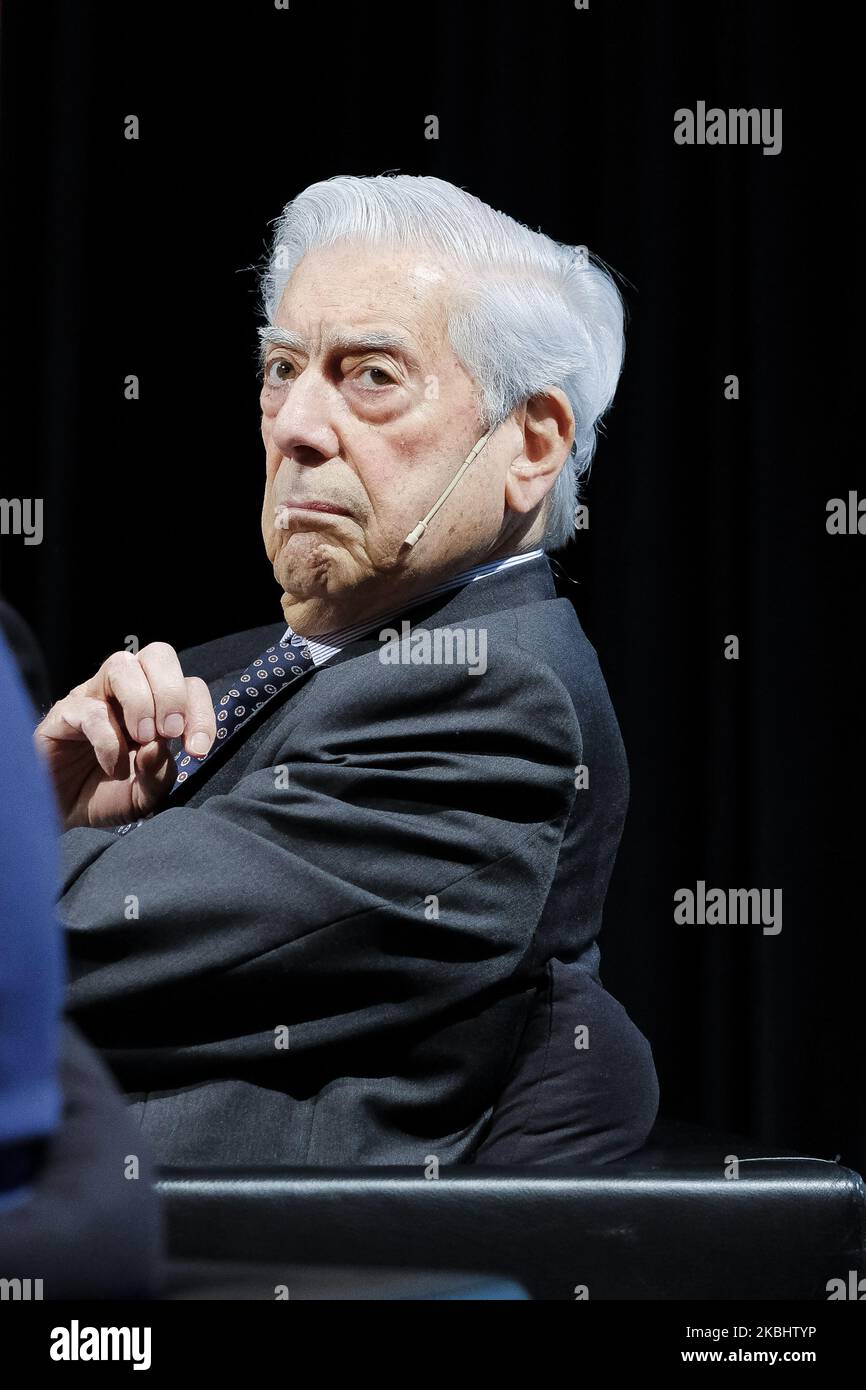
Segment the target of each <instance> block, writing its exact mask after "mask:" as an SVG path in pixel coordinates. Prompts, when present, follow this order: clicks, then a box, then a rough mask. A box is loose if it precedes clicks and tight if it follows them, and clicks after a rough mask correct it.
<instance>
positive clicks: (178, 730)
mask: <svg viewBox="0 0 866 1390" xmlns="http://www.w3.org/2000/svg"><path fill="white" fill-rule="evenodd" d="M163 727H164V729H165V732H166V736H167V737H168V738H180V735H181V734H182V733H183V715H182V714H168V715H166V718H165V724H164V725H163Z"/></svg>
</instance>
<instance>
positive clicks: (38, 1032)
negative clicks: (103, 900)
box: [0, 633, 65, 1145]
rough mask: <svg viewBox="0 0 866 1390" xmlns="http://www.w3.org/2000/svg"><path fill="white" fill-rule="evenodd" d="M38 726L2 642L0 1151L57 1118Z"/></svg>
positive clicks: (46, 808) (49, 877) (50, 898)
mask: <svg viewBox="0 0 866 1390" xmlns="http://www.w3.org/2000/svg"><path fill="white" fill-rule="evenodd" d="M38 718H39V716H38V715H37V713H36V711H35V709H34V707H33V705H32V703H31V701H30V697H29V695H28V694H27V692H26V690H25V687H24V684H23V682H22V680H21V678H20V676H19V674H18V670H17V667H16V664H15V660H14V658H13V656H12V653H11V652H10V650H9V647H8V645H7V643H6V641H5V638H4V637H3V635H2V633H0V1145H7V1144H16V1143H18V1142H26V1141H27V1140H30V1139H37V1138H41V1137H43V1136H47V1135H49V1134H51V1133H53V1132H54V1130H55V1129H56V1128H57V1126H58V1124H59V1121H60V1115H61V1094H60V1084H59V1079H58V1053H59V1031H60V1016H61V1011H62V1008H63V990H64V984H65V959H64V946H63V939H62V935H61V928H60V925H59V923H58V919H57V917H56V915H55V901H56V896H57V888H58V864H59V860H58V836H59V827H58V821H57V812H56V808H55V804H54V797H53V790H52V787H51V785H50V778H49V775H48V772H47V770H46V769H45V768H44V767H43V766H42V763H41V761H40V759H39V757H38V755H37V753H36V751H35V749H34V747H33V742H32V737H33V730H34V728H35V727H36V724H37V723H38Z"/></svg>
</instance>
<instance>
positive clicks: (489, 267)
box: [261, 174, 625, 550]
mask: <svg viewBox="0 0 866 1390" xmlns="http://www.w3.org/2000/svg"><path fill="white" fill-rule="evenodd" d="M342 241H360V242H366V243H372V244H378V245H389V246H394V247H398V248H412V249H419V250H424V249H427V250H433V251H437V252H439V253H440V254H441V255H442V256H444V257H445V258H447V259H448V260H450V262H451V263H452V264H454V265H456V266H457V267H458V268H459V269H460V271H461V272H463V274H462V275H461V291H462V292H461V293H460V294H459V296H458V298H457V300H456V302H455V304H454V306H453V308H452V310H451V313H450V315H449V320H448V333H449V338H450V340H451V344H452V346H453V348H454V351H455V353H456V354H457V357H458V358H459V359H460V361H461V362H462V363H463V364H464V366H465V367H466V368H467V370H468V371H469V372H470V374H471V375H472V377H473V378H474V380H475V381H476V382H477V384H478V387H479V391H480V406H481V413H482V418H483V421H484V429H485V430H487V429H490V428H492V427H495V426H497V425H499V424H501V423H502V421H504V420H506V419H507V418H508V416H509V415H510V414H511V413H512V411H513V410H515V409H516V408H517V407H518V406H520V405H521V404H523V403H524V402H526V401H527V400H528V399H529V398H530V397H531V396H534V395H536V394H541V393H544V392H545V391H546V390H549V389H550V387H552V386H558V387H559V388H560V389H561V390H562V391H563V392H564V393H565V395H566V396H567V397H568V400H569V402H570V404H571V408H572V411H573V412H574V419H575V437H574V444H573V446H572V450H571V453H570V454H569V457H568V459H567V460H566V463H565V466H564V467H563V469H562V472H561V473H560V475H559V477H558V478H557V480H556V482H555V484H554V486H553V488H552V489H551V493H550V503H549V507H548V511H547V516H546V531H545V536H544V546H545V548H546V549H548V550H557V549H558V548H559V547H560V546H563V545H565V544H566V543H567V542H568V541H569V540H570V539H571V538H572V536H573V535H574V528H575V515H576V508H577V505H578V502H579V498H580V482H581V480H582V478H584V477H585V476H586V474H587V473H588V471H589V466H590V462H591V460H592V456H593V454H594V452H595V445H596V430H597V426H598V423H599V420H600V418H601V416H602V415H603V414H604V412H605V411H606V410H607V409H608V407H609V406H610V404H611V402H612V400H613V396H614V392H615V390H616V386H617V382H618V380H619V375H620V372H621V370H622V360H623V352H624V319H625V307H624V304H623V301H622V298H621V296H620V293H619V290H618V288H617V286H616V284H615V282H614V280H613V278H612V276H611V275H610V274H609V272H608V270H607V269H606V267H605V266H604V265H603V263H602V262H600V261H599V258H598V257H595V256H591V255H590V253H589V252H588V251H587V249H586V247H585V246H577V247H575V246H568V245H565V244H563V243H561V242H557V241H553V240H552V239H551V238H550V237H548V236H545V235H544V233H543V232H533V231H532V230H531V229H530V228H529V227H526V226H524V225H523V224H522V223H520V222H517V221H515V219H514V218H513V217H509V216H508V215H507V214H506V213H504V212H497V211H496V209H494V208H492V207H489V206H488V204H487V203H483V202H482V201H481V199H480V198H475V197H473V195H472V194H471V193H467V192H466V191H465V189H462V188H457V187H456V186H455V185H454V184H452V183H447V182H445V180H444V179H437V178H430V177H425V176H416V175H411V174H378V175H374V176H372V177H369V178H365V177H360V176H356V175H350V174H344V175H343V174H341V175H337V176H336V177H334V178H330V179H324V180H322V181H321V182H319V183H313V184H310V186H309V187H308V188H305V189H304V191H303V192H302V193H299V194H298V196H297V197H296V198H294V199H293V200H292V201H291V202H290V203H288V204H287V205H286V207H285V208H284V209H283V212H282V214H281V215H280V217H279V218H277V220H276V230H275V233H274V238H273V243H272V245H271V249H270V252H269V255H268V260H267V265H266V268H265V269H264V270H263V271H262V274H261V292H262V300H261V307H262V312H263V314H264V316H265V318H266V319H267V322H268V324H270V325H273V323H274V317H275V315H276V312H277V310H278V308H279V304H280V300H281V299H282V295H283V291H284V290H285V287H286V285H287V283H288V281H289V280H290V278H291V276H292V274H293V273H294V270H295V268H296V267H297V265H298V264H299V262H300V261H301V259H302V258H303V256H304V255H306V253H307V252H308V251H312V250H315V249H317V248H319V247H325V246H331V245H333V244H334V243H336V242H342ZM466 272H468V274H466Z"/></svg>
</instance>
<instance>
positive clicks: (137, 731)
mask: <svg viewBox="0 0 866 1390" xmlns="http://www.w3.org/2000/svg"><path fill="white" fill-rule="evenodd" d="M100 675H101V676H102V684H103V689H104V690H105V693H106V695H111V696H113V697H114V699H115V700H116V701H117V703H118V704H119V706H120V710H121V713H122V715H123V722H124V725H125V727H126V732H127V733H128V734H129V736H130V738H132V739H134V740H135V742H136V743H150V742H152V740H153V739H155V738H156V724H155V722H154V720H155V706H154V702H153V691H152V690H151V688H150V681H149V680H148V679H147V676H146V675H145V673H144V671H143V670H142V668H141V666H140V665H139V662H138V658H137V657H135V656H133V654H132V652H112V654H111V656H110V657H108V659H107V660H106V661H104V662H103V664H102V668H101V671H100Z"/></svg>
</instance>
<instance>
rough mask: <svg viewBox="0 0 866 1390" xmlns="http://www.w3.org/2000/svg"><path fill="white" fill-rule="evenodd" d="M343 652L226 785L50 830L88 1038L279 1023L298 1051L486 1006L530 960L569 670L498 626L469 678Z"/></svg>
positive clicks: (559, 807) (569, 796)
mask: <svg viewBox="0 0 866 1390" xmlns="http://www.w3.org/2000/svg"><path fill="white" fill-rule="evenodd" d="M364 660H365V661H366V658H365V659H364ZM355 667H356V663H355V662H351V661H350V662H346V663H341V664H340V665H338V666H337V667H335V668H333V669H329V668H327V667H324V668H323V669H322V670H321V671H320V672H318V673H317V675H316V678H315V679H316V682H317V689H316V698H315V700H312V699H308V700H307V701H305V704H304V709H303V715H302V718H301V720H300V721H299V722H297V723H296V726H295V727H294V728H293V729H291V730H290V732H289V733H287V734H286V735H285V737H284V738H283V739H282V740H281V738H280V732H279V725H277V726H276V729H275V737H274V740H273V743H272V745H271V748H272V751H273V762H272V764H271V765H269V766H267V767H264V768H259V769H258V770H252V771H249V772H247V773H246V774H245V775H243V776H241V777H240V778H239V780H238V781H237V783H236V784H235V786H234V787H233V789H232V790H231V792H230V793H229V794H227V795H213V796H211V797H210V798H209V799H208V800H206V801H205V802H203V803H202V804H201V805H200V806H198V807H191V806H179V807H174V808H171V809H166V810H165V811H163V812H161V813H159V814H158V815H156V816H154V817H153V818H152V819H151V820H149V821H145V822H144V823H143V824H142V825H140V826H139V827H138V829H137V830H135V831H134V832H132V833H131V834H129V835H126V836H123V837H118V836H117V835H115V834H114V833H112V832H106V831H100V830H89V829H75V830H71V831H68V832H67V833H66V835H65V836H64V837H63V840H64V863H65V872H66V880H65V888H64V892H63V894H62V898H61V903H60V908H61V913H62V916H63V920H64V922H65V924H66V928H67V939H68V942H69V953H70V977H71V985H70V992H69V1009H70V1012H71V1013H72V1015H73V1017H74V1018H75V1019H76V1021H78V1022H79V1023H80V1024H81V1025H82V1026H83V1027H84V1028H85V1030H86V1031H87V1032H88V1033H89V1036H90V1037H91V1038H92V1040H93V1041H94V1042H97V1043H98V1044H100V1045H103V1046H110V1047H114V1048H119V1049H121V1050H122V1049H123V1048H124V1047H126V1046H129V1047H132V1046H133V1045H135V1046H141V1045H150V1046H155V1047H164V1048H174V1049H179V1050H180V1051H183V1049H184V1048H186V1047H190V1048H196V1049H198V1050H199V1055H201V1049H202V1048H203V1047H204V1048H207V1047H208V1046H209V1045H210V1044H209V1042H208V1040H219V1039H225V1038H226V1036H227V1035H228V1034H229V1033H231V1036H232V1037H233V1038H234V1039H238V1038H240V1039H241V1040H242V1042H241V1050H243V1045H244V1044H243V1039H247V1040H248V1045H249V1047H250V1048H251V1049H254V1048H255V1047H256V1046H257V1044H256V1042H255V1039H257V1038H258V1039H259V1041H261V1038H262V1036H263V1035H264V1034H265V1033H266V1032H267V1031H268V1030H269V1029H273V1028H274V1027H276V1026H278V1025H280V1024H286V1025H287V1026H288V1027H289V1029H290V1034H291V1039H290V1046H291V1048H292V1051H293V1053H294V1055H296V1056H297V1055H299V1054H300V1055H303V1054H304V1053H311V1052H312V1053H314V1052H315V1051H316V1050H317V1049H320V1048H326V1047H329V1046H331V1047H332V1046H334V1045H337V1044H339V1043H340V1042H341V1041H345V1042H346V1043H348V1042H349V1041H351V1042H352V1043H353V1044H357V1042H358V1040H359V1038H362V1037H363V1036H364V1034H365V1033H369V1034H373V1033H376V1034H378V1035H379V1036H381V1035H382V1034H383V1032H384V1033H387V1032H388V1031H389V1030H393V1029H399V1028H400V1027H402V1026H405V1025H406V1024H407V1023H411V1024H413V1025H420V1026H425V1025H429V1023H430V1021H431V1020H435V1019H436V1018H437V1017H441V1016H444V1014H445V1013H446V1012H448V1011H453V1010H454V1009H461V1008H466V1007H467V1006H468V1007H469V1008H472V1007H475V1006H477V1007H482V1006H483V1004H484V1000H485V998H488V997H490V994H491V991H492V992H494V993H495V991H496V989H497V987H501V986H502V984H503V982H504V981H507V980H508V978H509V976H511V975H513V973H514V972H515V970H517V969H518V968H519V967H520V965H521V963H522V962H525V961H526V960H527V958H528V955H529V953H530V952H531V945H532V939H533V935H534V932H535V928H536V926H537V924H538V921H539V919H540V916H541V913H542V910H543V907H544V903H545V900H546V898H547V894H548V892H549V889H550V886H551V883H552V880H553V876H554V873H555V870H556V864H557V858H558V853H559V848H560V843H561V840H562V836H563V833H564V828H565V825H566V823H567V820H568V816H569V813H570V810H571V806H572V803H573V801H574V797H575V788H574V768H575V765H576V764H577V763H579V762H580V761H581V754H582V746H581V735H580V727H579V724H578V720H577V717H576V715H575V712H574V708H573V705H572V702H571V700H570V698H569V696H568V694H567V692H566V690H565V688H564V686H563V685H562V683H561V682H560V681H559V678H558V677H557V676H556V675H555V673H554V672H553V671H552V670H551V669H550V668H549V667H547V666H546V665H544V664H543V663H540V662H538V661H537V659H533V658H531V657H527V655H526V654H525V653H524V652H522V651H521V650H520V649H519V648H518V647H517V645H516V644H514V643H512V642H510V641H508V642H500V643H498V644H497V645H496V646H495V648H494V649H493V650H492V651H491V652H490V653H489V654H488V665H487V670H486V671H485V673H484V674H483V675H479V676H473V675H472V674H470V673H469V672H468V671H467V670H466V668H465V667H457V666H424V667H417V666H414V667H413V666H384V665H380V664H379V663H378V661H375V660H374V661H373V662H371V663H368V664H367V665H366V667H365V671H364V676H365V680H364V682H363V683H362V682H361V681H360V680H359V679H358V673H357V671H356V670H354V669H353V668H355ZM371 667H373V668H374V669H372V670H371ZM368 676H369V680H367V679H366V677H368ZM311 706H314V708H311ZM267 756H270V752H268V754H267ZM214 1046H215V1047H216V1046H217V1042H216V1041H214Z"/></svg>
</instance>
